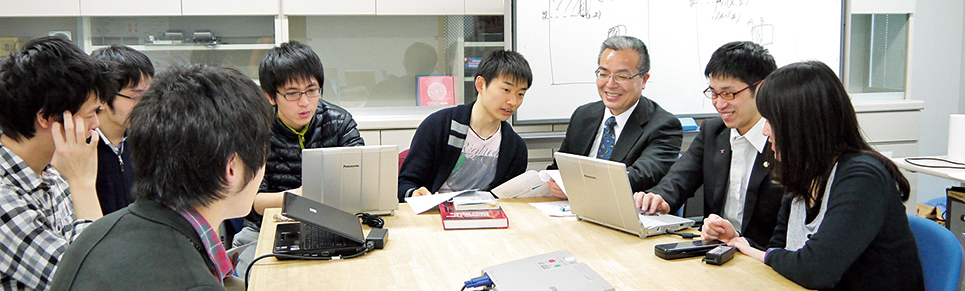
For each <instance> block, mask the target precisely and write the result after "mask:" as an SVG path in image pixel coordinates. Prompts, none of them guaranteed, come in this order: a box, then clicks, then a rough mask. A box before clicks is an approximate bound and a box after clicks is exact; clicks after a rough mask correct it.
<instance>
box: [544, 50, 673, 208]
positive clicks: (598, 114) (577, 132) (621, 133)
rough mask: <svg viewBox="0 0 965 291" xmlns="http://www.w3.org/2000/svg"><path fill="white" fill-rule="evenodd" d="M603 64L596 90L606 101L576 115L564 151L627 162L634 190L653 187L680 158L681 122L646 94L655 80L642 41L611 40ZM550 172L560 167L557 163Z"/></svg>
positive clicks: (602, 54) (556, 192)
mask: <svg viewBox="0 0 965 291" xmlns="http://www.w3.org/2000/svg"><path fill="white" fill-rule="evenodd" d="M597 60H598V62H599V64H600V66H599V68H597V70H596V86H597V89H598V90H597V91H598V92H599V93H600V98H601V99H602V100H601V101H597V102H593V103H589V104H585V105H583V106H580V107H579V108H577V109H576V111H574V112H573V115H572V116H571V117H570V123H569V125H568V126H567V127H566V136H565V137H564V138H563V144H562V145H560V149H559V151H560V152H564V153H571V154H578V155H584V156H589V157H596V158H600V159H606V160H611V161H617V162H622V163H624V164H626V165H627V174H628V176H629V177H630V186H631V188H632V189H633V191H634V192H636V191H643V190H644V189H649V188H650V187H653V186H654V185H656V184H657V181H660V178H662V177H663V175H665V174H666V173H667V170H669V169H670V166H671V165H673V163H674V161H676V160H677V156H678V155H679V154H680V142H681V140H682V138H683V129H682V128H681V126H680V121H679V120H677V117H676V116H674V115H673V114H670V113H669V112H667V111H666V110H664V109H663V108H661V107H660V105H657V103H656V102H653V101H651V100H650V99H647V98H646V97H643V96H642V95H641V94H642V92H643V89H644V87H646V84H647V79H649V78H650V73H649V71H650V55H649V54H648V53H647V47H646V45H644V44H643V42H642V41H640V40H639V39H637V38H634V37H629V36H614V37H610V38H607V39H606V40H605V41H603V45H602V46H601V48H600V55H599V57H598V59H597ZM547 169H557V165H556V162H555V161H554V162H553V164H551V165H550V166H549V167H547ZM547 183H548V184H549V186H550V193H552V194H553V196H556V197H559V198H566V194H565V193H563V191H562V190H560V187H559V186H558V185H556V183H555V181H550V182H547Z"/></svg>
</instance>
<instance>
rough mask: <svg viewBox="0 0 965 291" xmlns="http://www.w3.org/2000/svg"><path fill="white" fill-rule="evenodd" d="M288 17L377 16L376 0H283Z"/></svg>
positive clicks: (282, 3)
mask: <svg viewBox="0 0 965 291" xmlns="http://www.w3.org/2000/svg"><path fill="white" fill-rule="evenodd" d="M281 7H282V12H283V13H284V14H286V15H375V0H354V1H344V0H281Z"/></svg>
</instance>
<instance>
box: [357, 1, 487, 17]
mask: <svg viewBox="0 0 965 291" xmlns="http://www.w3.org/2000/svg"><path fill="white" fill-rule="evenodd" d="M377 1H378V3H377V5H376V13H378V14H379V15H462V14H464V13H465V2H464V1H465V0H377ZM487 1H488V0H487Z"/></svg>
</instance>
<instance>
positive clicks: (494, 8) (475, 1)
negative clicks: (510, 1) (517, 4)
mask: <svg viewBox="0 0 965 291" xmlns="http://www.w3.org/2000/svg"><path fill="white" fill-rule="evenodd" d="M465 1H466V15H502V14H503V12H504V11H505V10H506V7H505V6H503V0H465Z"/></svg>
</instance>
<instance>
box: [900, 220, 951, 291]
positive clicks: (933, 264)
mask: <svg viewBox="0 0 965 291" xmlns="http://www.w3.org/2000/svg"><path fill="white" fill-rule="evenodd" d="M908 224H909V225H911V232H912V233H914V234H915V242H916V243H917V244H918V258H919V260H921V269H922V274H923V276H924V278H925V290H929V291H933V290H943V291H954V290H958V284H959V278H960V276H961V272H962V245H961V244H959V242H958V239H957V238H955V234H953V233H952V232H951V231H949V230H948V229H946V228H944V227H942V226H941V225H940V224H938V223H935V222H934V221H931V220H928V219H927V218H924V217H918V216H915V215H908Z"/></svg>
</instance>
